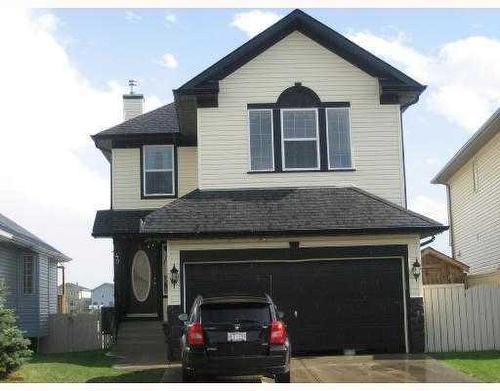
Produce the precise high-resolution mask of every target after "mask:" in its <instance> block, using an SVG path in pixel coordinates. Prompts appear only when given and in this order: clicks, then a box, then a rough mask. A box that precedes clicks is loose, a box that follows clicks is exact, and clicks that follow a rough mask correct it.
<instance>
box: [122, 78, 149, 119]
mask: <svg viewBox="0 0 500 391" xmlns="http://www.w3.org/2000/svg"><path fill="white" fill-rule="evenodd" d="M128 85H129V87H130V92H129V93H128V94H125V95H123V120H124V121H127V120H129V119H130V118H134V117H137V116H138V115H141V114H142V112H143V109H144V95H142V94H137V93H136V92H135V91H134V87H136V86H137V80H129V81H128Z"/></svg>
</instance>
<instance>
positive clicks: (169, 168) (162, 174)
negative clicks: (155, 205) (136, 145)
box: [143, 145, 175, 196]
mask: <svg viewBox="0 0 500 391" xmlns="http://www.w3.org/2000/svg"><path fill="white" fill-rule="evenodd" d="M174 157H175V154H174V146H173V145H145V146H144V147H143V167H144V174H143V190H144V195H145V196H172V195H174V194H175V188H174V180H175V169H174V167H175V163H174Z"/></svg>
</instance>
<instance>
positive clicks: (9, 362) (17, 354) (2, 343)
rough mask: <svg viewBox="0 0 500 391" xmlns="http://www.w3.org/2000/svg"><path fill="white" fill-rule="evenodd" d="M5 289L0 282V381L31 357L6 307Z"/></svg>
mask: <svg viewBox="0 0 500 391" xmlns="http://www.w3.org/2000/svg"><path fill="white" fill-rule="evenodd" d="M6 301H7V289H6V286H5V284H4V283H3V282H2V281H1V280H0V379H1V378H5V377H7V376H8V375H9V374H10V373H12V372H13V371H15V370H17V369H19V367H20V366H21V365H22V364H23V363H24V362H25V361H26V360H27V359H28V358H29V357H30V356H31V354H32V352H31V350H30V349H29V345H30V341H29V340H28V339H26V338H25V337H24V335H23V333H22V331H21V330H19V327H17V325H16V316H15V313H14V311H13V310H11V309H8V308H7V307H6Z"/></svg>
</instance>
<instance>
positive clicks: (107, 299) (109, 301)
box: [90, 282, 115, 309]
mask: <svg viewBox="0 0 500 391" xmlns="http://www.w3.org/2000/svg"><path fill="white" fill-rule="evenodd" d="M90 297H91V302H92V304H91V305H92V308H94V309H98V308H101V307H113V306H114V304H115V287H114V285H113V284H110V283H109V282H105V283H104V284H101V285H99V286H96V287H95V288H94V289H92V292H91V296H90Z"/></svg>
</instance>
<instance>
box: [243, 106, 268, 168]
mask: <svg viewBox="0 0 500 391" xmlns="http://www.w3.org/2000/svg"><path fill="white" fill-rule="evenodd" d="M248 122H249V128H250V169H251V170H252V171H274V142H273V112H272V110H270V109H259V110H249V112H248Z"/></svg>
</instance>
